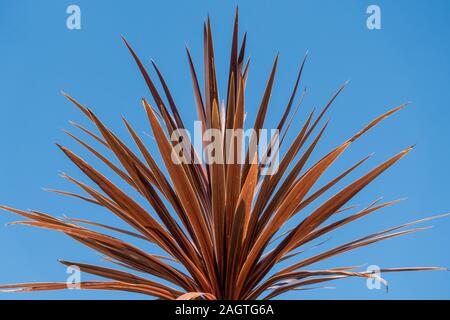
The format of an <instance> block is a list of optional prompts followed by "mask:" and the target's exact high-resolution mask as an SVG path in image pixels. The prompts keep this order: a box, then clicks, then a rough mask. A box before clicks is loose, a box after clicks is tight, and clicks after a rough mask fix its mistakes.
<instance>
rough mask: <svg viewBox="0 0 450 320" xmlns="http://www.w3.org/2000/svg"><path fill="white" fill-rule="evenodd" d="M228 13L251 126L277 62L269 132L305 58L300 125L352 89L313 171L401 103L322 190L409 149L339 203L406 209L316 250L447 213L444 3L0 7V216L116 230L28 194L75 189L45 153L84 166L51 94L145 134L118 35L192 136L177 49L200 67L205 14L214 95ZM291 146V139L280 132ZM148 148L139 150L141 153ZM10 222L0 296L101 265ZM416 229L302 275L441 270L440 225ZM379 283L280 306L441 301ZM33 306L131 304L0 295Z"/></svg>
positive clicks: (137, 86) (4, 230) (439, 276)
mask: <svg viewBox="0 0 450 320" xmlns="http://www.w3.org/2000/svg"><path fill="white" fill-rule="evenodd" d="M112 3H114V4H112ZM71 4H76V5H78V6H80V8H81V13H82V16H81V19H82V25H81V30H68V29H67V28H66V19H67V17H68V15H67V14H66V8H67V6H69V5H71ZM237 4H238V5H239V9H240V17H241V19H240V26H241V30H245V31H247V32H248V54H249V55H250V56H251V59H252V62H251V68H250V76H249V83H248V86H247V96H246V103H247V105H246V108H247V109H248V111H249V114H250V115H249V117H250V119H252V114H253V116H254V113H255V110H256V108H257V106H258V104H259V101H260V97H261V95H262V90H263V87H264V85H265V81H266V79H267V76H268V73H269V72H270V67H271V64H272V61H273V59H274V57H275V55H276V54H277V52H279V53H280V63H279V70H278V71H279V72H278V74H277V77H276V83H275V88H274V93H273V96H272V100H271V105H270V112H269V115H268V119H267V126H268V127H270V126H271V125H273V124H274V123H275V122H276V121H277V119H278V118H279V116H280V114H281V109H282V108H281V107H280V106H282V105H283V104H284V103H286V101H287V99H288V95H289V91H290V90H291V87H292V85H293V81H294V78H295V75H296V72H297V67H298V65H299V62H300V60H301V59H302V57H303V55H304V54H305V52H306V51H308V50H309V53H310V59H309V61H308V64H307V67H306V69H305V73H304V78H303V82H302V86H307V90H308V94H307V97H306V100H305V104H304V109H303V110H301V112H300V118H299V119H302V118H301V117H303V118H304V116H305V114H306V112H307V111H309V110H311V109H312V108H313V107H322V106H323V105H324V104H325V103H326V102H327V100H328V99H329V98H330V96H331V95H332V94H333V93H334V91H335V90H336V89H337V88H338V87H339V86H340V85H341V84H342V83H344V81H346V80H348V79H349V80H350V84H349V85H348V87H347V88H346V90H345V92H344V93H343V94H342V96H341V97H339V99H338V100H337V101H336V104H335V105H334V107H333V108H332V110H331V111H330V112H329V114H328V116H329V118H330V119H331V123H330V127H329V130H328V135H327V137H326V138H325V139H323V140H322V142H321V144H320V146H319V147H318V150H317V151H318V153H317V155H316V157H318V156H320V155H321V154H324V153H325V152H326V151H327V150H329V149H330V148H331V147H333V146H335V145H337V144H338V143H340V142H342V141H344V140H345V139H346V138H348V137H349V136H350V135H351V134H352V133H354V132H355V131H356V130H358V129H360V128H361V127H362V126H363V125H364V124H366V123H367V122H369V121H370V120H371V119H373V118H374V117H376V116H377V115H379V114H381V113H383V112H384V111H386V110H388V109H389V108H391V107H394V106H397V105H399V104H401V103H403V102H408V101H411V102H413V104H412V105H411V107H409V108H407V109H406V110H404V111H402V112H401V113H399V114H398V115H396V116H394V117H393V118H392V119H389V120H388V121H386V122H385V123H383V125H382V126H380V127H378V128H376V129H375V130H373V131H371V132H370V133H369V134H368V135H367V136H366V137H364V138H363V139H361V140H360V141H358V143H356V144H355V145H354V146H352V147H351V149H350V150H349V151H348V152H347V153H346V155H345V156H344V157H342V158H341V159H340V160H339V161H338V162H337V163H336V165H335V166H334V167H333V169H332V170H330V173H329V175H327V177H333V176H334V174H336V173H337V172H339V170H342V169H343V168H346V167H347V166H348V165H349V164H350V163H353V162H355V160H357V159H360V158H361V157H363V156H365V155H367V154H369V153H371V152H375V155H374V157H373V158H372V159H371V160H370V161H369V163H368V164H365V165H364V166H363V167H362V168H361V169H359V170H358V171H357V172H356V174H355V175H353V176H352V177H351V178H355V177H357V176H359V175H361V174H363V173H364V172H366V171H367V170H369V169H370V168H371V167H373V166H375V165H376V164H378V163H380V162H381V161H383V160H384V159H386V158H387V157H389V156H390V155H392V154H394V153H396V152H398V151H400V150H401V149H403V148H405V147H407V146H409V145H411V144H417V147H416V148H415V150H414V151H413V152H412V153H410V154H409V155H408V156H407V157H406V158H405V159H403V160H402V161H401V162H400V163H399V164H397V165H396V166H394V167H393V168H392V169H391V170H389V171H388V172H386V173H385V174H384V175H383V176H382V177H381V178H380V179H379V180H377V181H375V182H374V183H373V184H372V185H371V186H369V187H368V188H367V189H366V190H365V192H363V193H362V194H360V195H358V196H357V197H356V198H355V199H354V200H352V203H355V204H360V205H366V204H369V203H370V202H372V201H373V200H374V199H376V198H378V197H379V196H384V197H385V199H386V200H393V199H397V198H402V197H407V198H408V199H407V201H404V202H402V203H401V204H399V205H397V206H395V207H392V208H389V209H385V210H383V211H382V212H380V213H377V214H375V215H373V216H370V217H367V218H365V219H364V220H362V221H358V222H357V223H354V224H353V225H351V226H349V227H346V228H345V229H342V230H340V231H339V232H337V233H336V234H335V235H334V236H333V239H332V240H331V241H330V244H327V245H329V246H332V245H337V244H340V243H341V242H342V241H345V240H351V239H354V238H356V237H358V236H362V235H364V234H367V233H369V232H376V231H379V230H383V229H384V228H387V227H390V226H395V225H397V224H401V223H404V222H408V221H411V220H415V219H419V218H423V217H426V216H430V215H436V214H441V213H446V212H449V211H450V200H449V181H450V169H449V166H448V164H449V162H450V149H449V137H450V126H449V125H448V117H449V116H450V111H449V102H448V101H450V91H449V90H448V88H449V83H450V63H449V59H448V57H449V56H450V47H449V46H450V43H449V42H448V41H446V40H445V39H448V37H449V36H450V24H449V23H448V19H447V12H448V11H449V10H450V3H449V2H448V1H447V0H432V1H425V0H416V1H407V0H396V1H382V0H377V1H370V2H369V1H364V0H358V1H357V0H345V1H334V0H320V1H317V0H314V1H313V0H308V1H306V0H296V1H294V0H293V1H268V0H259V1H206V0H205V1H164V2H163V1H158V2H156V1H137V0H136V1H114V2H112V1H106V0H96V1H92V0H91V1H87V0H84V1H83V0H73V1H65V0H53V1H52V0H45V1H39V2H37V1H32V0H20V1H16V0H0V40H1V41H0V50H1V51H0V52H1V53H2V59H0V70H1V71H0V108H1V111H2V112H1V115H2V116H1V118H0V121H1V125H0V146H1V150H2V153H1V154H2V156H1V157H0V203H2V204H7V205H10V206H15V207H18V208H22V209H27V208H33V209H38V210H41V211H44V212H48V213H52V214H55V215H57V216H62V215H64V214H65V215H68V216H71V217H82V218H90V219H93V220H98V221H103V222H110V223H117V220H116V219H115V218H113V217H111V215H110V214H108V213H107V212H104V211H102V210H98V209H97V208H94V207H92V206H88V205H85V204H82V203H79V202H77V201H73V200H71V199H66V198H62V197H58V196H55V195H53V194H48V193H46V192H43V191H42V190H41V188H42V187H54V188H64V189H69V190H74V189H73V188H72V187H71V186H70V185H68V184H67V183H66V182H64V181H63V180H62V179H61V178H59V177H58V172H59V171H64V172H67V173H70V174H72V175H74V176H76V177H82V175H81V174H80V173H79V172H78V171H77V169H76V168H75V167H74V166H73V165H72V164H71V163H70V162H69V160H67V159H66V158H65V157H64V156H63V155H62V154H61V152H59V150H57V148H56V147H55V145H54V142H60V143H62V144H64V145H68V146H70V147H73V149H74V150H75V151H77V152H80V153H81V154H82V155H87V153H86V152H84V151H82V149H81V148H80V147H79V146H76V145H75V143H74V142H72V141H70V140H69V138H68V137H66V136H65V135H64V134H63V133H62V131H61V129H63V128H65V129H70V124H69V123H68V120H74V121H76V122H80V123H83V124H86V121H85V119H84V118H83V117H82V116H81V115H80V114H79V113H78V112H77V110H75V109H74V108H73V107H72V106H71V105H70V104H69V103H68V102H67V101H66V100H65V99H64V98H63V97H62V96H61V94H60V91H61V90H64V91H66V92H68V93H70V94H71V95H73V96H74V97H75V98H77V99H78V100H80V101H81V102H83V103H85V104H87V105H89V106H90V107H92V108H93V109H94V110H95V111H96V112H97V113H98V115H99V116H100V117H101V118H102V119H103V120H104V121H105V122H106V123H107V124H108V125H109V126H110V127H111V128H113V129H114V130H116V131H117V132H118V133H119V134H122V135H124V134H125V130H124V128H123V126H122V123H121V120H120V115H125V116H126V117H127V119H128V120H130V121H131V122H132V123H133V124H135V126H136V128H137V129H138V131H140V132H149V131H150V128H149V127H148V125H147V123H146V121H145V117H144V114H143V110H142V108H141V106H140V103H139V100H140V97H141V96H148V92H147V90H146V88H145V85H144V82H143V80H142V79H141V77H140V75H139V73H138V70H137V69H136V67H135V65H134V64H133V62H132V60H131V57H130V55H129V53H128V52H127V51H126V48H125V47H124V45H123V43H122V42H121V40H120V35H124V36H125V37H126V38H127V39H128V40H129V41H130V42H131V43H132V45H133V46H134V47H135V49H136V51H137V52H138V53H139V55H140V56H141V58H142V59H143V60H144V61H145V62H146V63H147V64H149V61H150V60H149V59H150V58H153V59H155V60H156V62H157V63H158V65H159V67H160V68H161V70H162V71H163V72H164V75H165V76H166V78H167V81H168V83H169V85H170V87H171V88H172V91H173V94H174V98H175V99H176V101H177V103H178V105H180V106H183V108H182V115H183V117H185V118H186V119H188V120H191V121H193V120H194V113H195V111H194V110H195V108H194V98H193V94H192V89H191V83H190V78H189V77H190V76H189V73H188V65H187V60H186V56H185V52H184V45H185V44H188V46H189V47H190V49H191V51H192V53H193V56H194V60H195V61H196V62H197V64H198V65H199V63H200V61H201V59H202V48H201V45H202V22H203V20H204V18H205V17H206V16H207V14H210V16H211V18H212V27H213V32H214V37H215V45H216V60H217V68H218V73H219V75H220V76H219V81H220V85H221V88H222V91H221V92H222V95H223V94H224V93H223V92H224V91H223V90H224V88H225V87H224V81H225V79H226V74H227V68H226V65H227V63H228V54H229V45H230V39H231V29H232V19H233V15H234V9H235V6H236V5H237ZM370 4H377V5H379V6H380V8H381V12H382V29H381V30H369V29H367V27H366V19H367V17H368V15H367V14H366V8H367V7H368V5H370ZM199 67H200V66H199ZM300 124H301V121H300V120H299V121H296V122H295V123H294V125H293V127H294V128H293V129H298V128H299V126H300ZM294 131H295V130H294ZM294 131H293V132H294ZM289 138H290V139H292V138H293V134H292V133H291V135H289ZM127 141H128V140H127ZM148 143H149V145H151V144H152V141H151V139H148ZM153 149H155V146H154V144H153ZM90 159H92V158H90ZM92 162H93V163H94V164H96V162H95V161H92ZM325 178H326V177H325ZM84 181H87V180H86V179H84ZM345 182H347V183H348V182H350V179H347V180H346V181H345ZM334 191H336V189H334ZM14 218H15V217H14V216H12V215H9V214H6V213H5V214H3V213H1V215H0V223H1V226H0V243H1V245H0V257H1V258H0V259H1V263H0V283H14V282H28V281H65V279H66V277H67V274H66V273H65V272H66V269H65V268H64V267H63V266H62V265H60V264H58V262H57V259H59V258H63V259H67V260H75V261H80V262H90V263H101V259H102V258H101V257H100V256H98V255H97V254H95V253H93V252H91V251H90V250H88V249H86V248H84V247H82V246H81V245H79V244H77V243H75V242H73V241H72V240H70V239H68V238H67V237H65V236H64V235H61V234H57V233H55V232H50V231H45V230H38V229H32V228H29V227H20V226H9V227H3V225H4V224H6V223H7V222H9V221H12V220H13V219H14ZM426 225H427V226H428V225H433V226H434V227H433V228H432V229H431V230H429V231H425V232H423V233H419V234H415V235H412V236H411V235H410V236H406V237H404V238H401V239H400V238H397V239H393V240H389V241H386V242H384V243H380V244H376V245H374V246H372V247H368V248H366V249H363V250H358V251H355V252H352V253H348V254H345V255H342V256H341V257H338V258H334V259H330V260H329V261H327V262H326V263H323V264H320V265H317V266H315V268H317V269H318V268H324V267H335V266H346V265H359V264H364V263H367V264H375V265H379V266H381V267H397V266H398V267H401V266H444V267H449V266H450V253H449V251H448V248H447V244H448V242H449V240H450V219H448V218H447V219H441V220H437V221H433V222H432V223H429V224H426ZM88 279H93V278H92V277H90V276H88V275H83V280H88ZM386 279H387V280H388V281H389V283H390V288H389V289H390V290H389V293H386V292H385V291H384V290H368V289H367V288H366V285H365V281H363V280H360V279H359V280H358V279H356V280H344V281H337V282H335V283H332V284H331V283H330V285H332V286H334V287H336V289H334V290H313V291H307V292H293V293H288V294H286V295H284V296H283V298H286V299H297V298H298V299H309V298H324V299H413V298H415V299H448V298H450V289H449V287H450V275H449V273H448V272H424V273H406V274H389V275H386ZM47 298H48V299H105V298H106V299H121V298H122V299H129V298H142V297H140V296H137V295H134V294H126V293H117V292H114V293H107V292H86V291H75V290H72V291H60V292H49V293H33V294H1V295H0V299H47Z"/></svg>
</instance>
